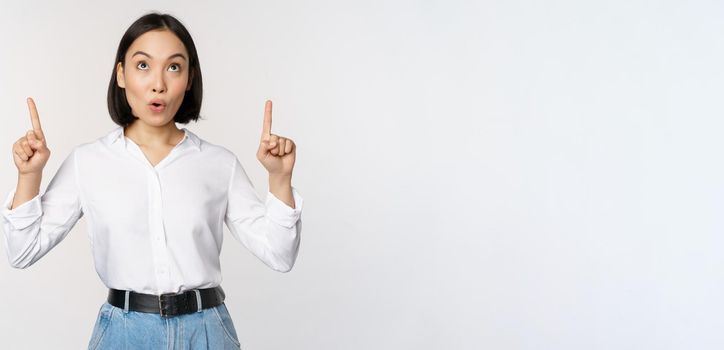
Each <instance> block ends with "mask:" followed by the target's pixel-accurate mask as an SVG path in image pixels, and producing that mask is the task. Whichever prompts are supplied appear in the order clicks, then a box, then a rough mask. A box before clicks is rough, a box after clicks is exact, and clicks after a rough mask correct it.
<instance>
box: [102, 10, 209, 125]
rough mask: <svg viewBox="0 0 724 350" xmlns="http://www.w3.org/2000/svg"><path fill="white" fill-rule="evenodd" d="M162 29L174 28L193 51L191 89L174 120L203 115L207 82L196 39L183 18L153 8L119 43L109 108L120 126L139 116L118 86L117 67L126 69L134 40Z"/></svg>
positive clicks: (185, 121) (188, 49)
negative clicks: (129, 51)
mask: <svg viewBox="0 0 724 350" xmlns="http://www.w3.org/2000/svg"><path fill="white" fill-rule="evenodd" d="M159 29H165V30H170V31H171V32H173V33H174V34H176V36H177V37H178V38H179V39H180V40H181V42H183V44H184V46H186V51H188V54H189V84H191V89H189V90H188V91H186V92H185V94H184V99H183V101H182V102H181V106H180V107H179V109H178V111H177V112H176V115H175V116H174V117H173V121H174V122H176V123H180V124H188V123H189V122H190V121H192V120H193V121H197V120H198V119H199V117H200V116H199V113H200V112H201V100H202V96H203V84H202V79H201V67H200V66H199V57H198V54H197V53H196V45H194V40H193V39H192V38H191V34H189V32H188V30H186V27H184V25H183V24H181V22H180V21H179V20H177V19H176V18H174V17H173V16H171V15H169V14H161V13H157V12H152V13H148V14H146V15H144V16H142V17H141V18H139V19H137V20H136V21H135V22H133V24H131V26H130V27H129V28H128V30H126V33H125V34H123V37H122V38H121V42H120V44H118V51H117V52H116V60H115V62H113V73H112V74H111V82H110V83H109V84H108V112H110V115H111V119H113V122H115V123H116V124H118V125H120V126H123V127H126V126H128V125H131V124H132V123H133V122H134V121H135V120H136V119H138V117H136V116H134V115H133V113H132V111H131V106H130V105H129V104H128V100H127V99H126V91H125V89H124V88H121V87H119V86H118V82H117V80H116V69H117V68H116V67H117V65H118V63H119V62H120V63H121V65H122V66H123V69H124V70H125V69H126V62H125V60H126V52H127V51H128V48H129V47H131V44H132V43H133V41H135V40H136V39H137V38H138V37H139V36H141V35H142V34H144V33H146V32H148V31H151V30H159ZM192 82H193V83H192ZM202 119H203V118H202Z"/></svg>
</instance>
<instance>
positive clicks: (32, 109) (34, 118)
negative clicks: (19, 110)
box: [28, 97, 43, 138]
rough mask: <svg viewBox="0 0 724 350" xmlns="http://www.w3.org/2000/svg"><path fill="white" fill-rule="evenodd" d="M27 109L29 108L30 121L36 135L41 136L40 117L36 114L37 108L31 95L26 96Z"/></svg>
mask: <svg viewBox="0 0 724 350" xmlns="http://www.w3.org/2000/svg"><path fill="white" fill-rule="evenodd" d="M28 109H30V122H31V123H33V131H35V133H36V136H38V137H40V138H42V137H43V129H41V128H40V117H39V116H38V109H37V108H36V107H35V102H34V101H33V99H32V98H31V97H28Z"/></svg>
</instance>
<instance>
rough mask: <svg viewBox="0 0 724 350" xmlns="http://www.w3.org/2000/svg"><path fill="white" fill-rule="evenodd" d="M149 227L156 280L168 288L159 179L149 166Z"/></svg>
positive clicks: (162, 286) (168, 280)
mask: <svg viewBox="0 0 724 350" xmlns="http://www.w3.org/2000/svg"><path fill="white" fill-rule="evenodd" d="M148 176H149V178H148V182H149V196H150V197H149V215H150V222H149V228H150V229H151V235H152V237H153V239H152V246H153V251H154V263H155V267H156V271H155V272H156V280H157V282H158V284H159V287H161V288H162V289H168V288H169V286H170V275H169V266H168V252H167V250H166V232H165V230H164V226H163V206H162V200H161V181H160V179H159V177H158V172H157V171H156V169H153V168H149V172H148Z"/></svg>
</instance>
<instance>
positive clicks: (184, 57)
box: [131, 51, 186, 60]
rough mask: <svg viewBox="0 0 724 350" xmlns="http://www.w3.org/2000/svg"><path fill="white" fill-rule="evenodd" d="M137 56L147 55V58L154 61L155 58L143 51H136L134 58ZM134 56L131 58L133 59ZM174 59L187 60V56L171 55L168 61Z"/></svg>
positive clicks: (180, 54)
mask: <svg viewBox="0 0 724 350" xmlns="http://www.w3.org/2000/svg"><path fill="white" fill-rule="evenodd" d="M136 55H146V56H148V58H150V59H153V57H151V55H149V54H147V53H145V52H143V51H136V52H135V53H134V54H133V56H136ZM133 56H131V58H133ZM174 57H181V58H183V59H184V60H186V56H184V55H183V54H182V53H175V54H173V55H171V56H168V58H167V60H170V59H172V58H174Z"/></svg>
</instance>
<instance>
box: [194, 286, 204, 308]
mask: <svg viewBox="0 0 724 350" xmlns="http://www.w3.org/2000/svg"><path fill="white" fill-rule="evenodd" d="M194 292H196V306H198V308H199V310H198V311H196V312H201V310H202V309H201V307H202V305H201V292H200V291H199V290H198V289H194Z"/></svg>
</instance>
